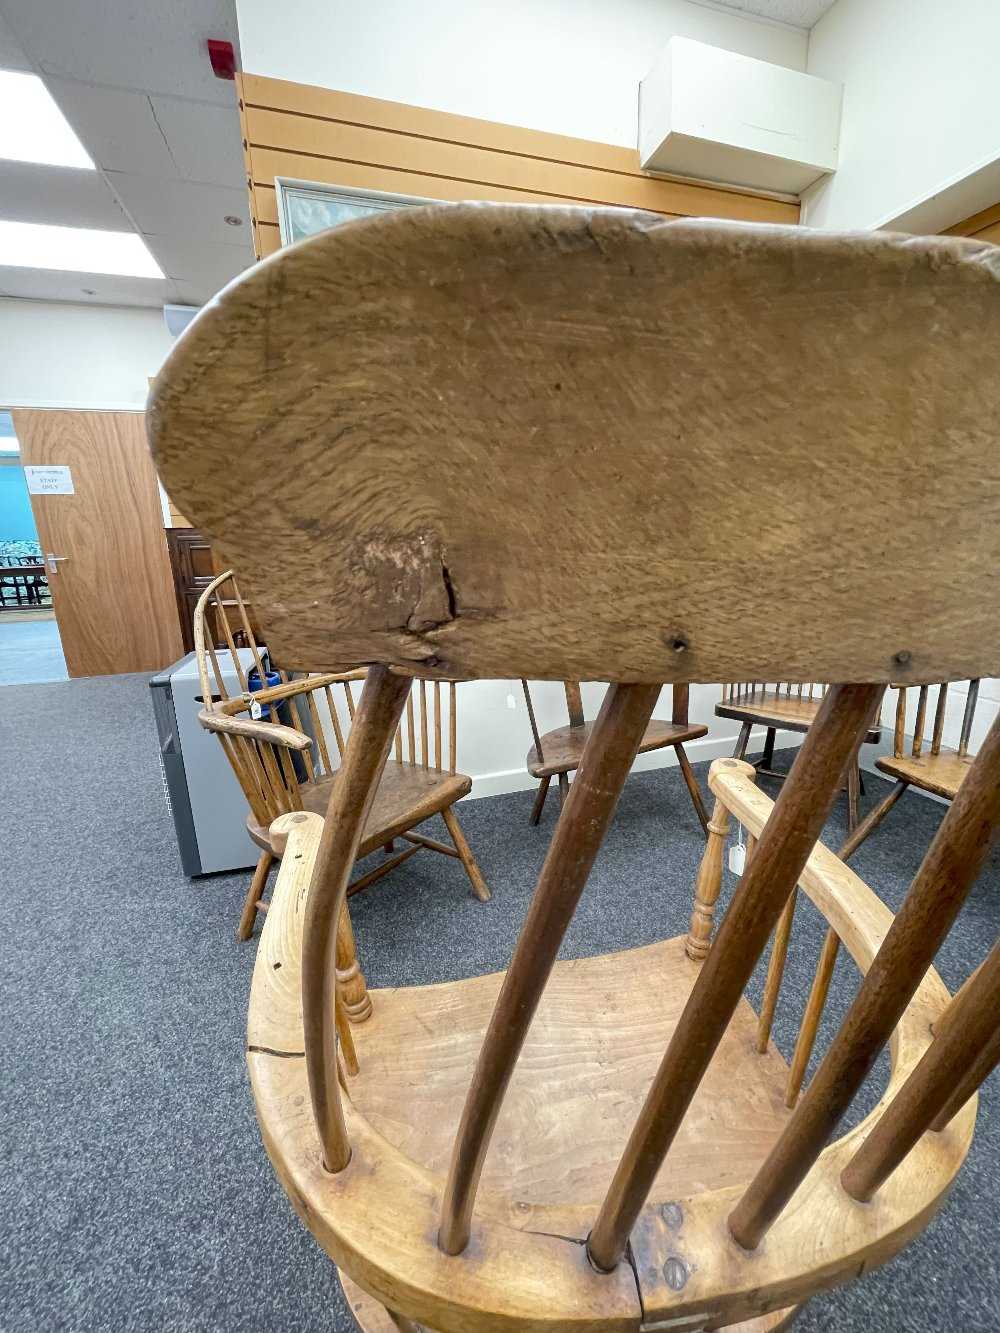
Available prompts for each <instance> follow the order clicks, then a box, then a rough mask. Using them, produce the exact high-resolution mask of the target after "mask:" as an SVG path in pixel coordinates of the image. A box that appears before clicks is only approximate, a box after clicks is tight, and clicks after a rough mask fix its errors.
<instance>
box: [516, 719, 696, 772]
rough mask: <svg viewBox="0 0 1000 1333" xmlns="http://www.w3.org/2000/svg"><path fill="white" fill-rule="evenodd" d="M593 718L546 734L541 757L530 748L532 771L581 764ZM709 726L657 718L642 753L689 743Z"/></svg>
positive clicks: (559, 769)
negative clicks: (663, 720) (542, 756)
mask: <svg viewBox="0 0 1000 1333" xmlns="http://www.w3.org/2000/svg"><path fill="white" fill-rule="evenodd" d="M593 725H594V724H593V722H585V723H584V724H583V726H582V727H556V729H555V730H554V731H547V732H546V733H545V735H544V736H543V737H542V754H543V755H544V756H545V758H544V760H541V759H539V757H538V750H537V748H536V746H534V745H533V746H532V747H531V749H530V750H529V751H528V758H527V761H526V762H527V766H528V772H529V773H530V774H531V776H532V777H533V778H549V777H553V776H554V775H555V774H556V773H571V772H572V771H573V770H574V769H576V768H579V767H580V759H581V757H582V755H583V750H584V746H585V745H586V744H587V740H588V738H589V737H590V732H591V729H592V728H593ZM707 735H708V727H703V726H701V725H699V724H695V723H691V722H681V723H678V722H661V721H659V720H658V719H657V718H653V720H652V722H650V724H649V726H648V727H647V728H646V731H645V734H644V736H643V738H642V744H641V745H640V746H639V751H638V752H639V754H645V753H646V751H647V750H661V749H663V747H664V746H666V745H686V744H687V742H688V741H694V740H697V739H698V737H699V736H707Z"/></svg>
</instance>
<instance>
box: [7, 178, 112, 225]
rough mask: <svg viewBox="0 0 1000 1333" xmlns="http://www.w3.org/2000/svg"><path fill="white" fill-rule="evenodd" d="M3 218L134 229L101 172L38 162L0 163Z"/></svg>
mask: <svg viewBox="0 0 1000 1333" xmlns="http://www.w3.org/2000/svg"><path fill="white" fill-rule="evenodd" d="M0 217H2V218H5V219H7V220H8V221H11V222H50V223H52V224H54V225H55V226H60V227H101V228H104V229H106V230H109V231H132V229H133V228H132V223H131V222H130V221H129V219H128V218H127V217H126V215H125V213H124V212H123V211H122V208H121V206H120V205H119V203H118V201H117V199H116V198H115V196H114V193H113V192H112V190H111V189H110V188H109V186H108V183H107V181H106V180H105V179H104V177H103V176H102V175H101V173H100V172H99V171H77V170H75V169H74V168H73V167H42V166H39V165H38V164H37V163H35V162H4V161H0Z"/></svg>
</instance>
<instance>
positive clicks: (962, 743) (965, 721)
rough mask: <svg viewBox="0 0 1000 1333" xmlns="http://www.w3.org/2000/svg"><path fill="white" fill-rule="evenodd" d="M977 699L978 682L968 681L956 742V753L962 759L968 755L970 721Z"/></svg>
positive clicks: (970, 734) (970, 730)
mask: <svg viewBox="0 0 1000 1333" xmlns="http://www.w3.org/2000/svg"><path fill="white" fill-rule="evenodd" d="M978 699H979V681H978V680H970V681H969V692H968V694H967V695H966V696H965V712H964V713H963V714H962V733H961V736H960V737H959V741H958V753H959V754H960V755H961V756H962V757H963V758H964V757H965V756H966V755H967V754H968V753H969V740H970V738H971V736H972V719H973V716H974V715H975V712H976V702H977V700H978Z"/></svg>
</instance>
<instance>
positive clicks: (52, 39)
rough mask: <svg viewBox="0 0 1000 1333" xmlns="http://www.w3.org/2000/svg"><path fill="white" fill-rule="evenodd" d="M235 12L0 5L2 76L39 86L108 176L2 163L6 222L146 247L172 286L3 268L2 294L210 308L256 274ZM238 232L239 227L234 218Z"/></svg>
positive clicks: (226, 2) (218, 0)
mask: <svg viewBox="0 0 1000 1333" xmlns="http://www.w3.org/2000/svg"><path fill="white" fill-rule="evenodd" d="M208 37H217V38H222V39H224V40H228V41H231V42H232V43H233V45H234V46H235V47H236V49H237V51H238V49H239V45H238V39H237V32H236V16H235V10H234V0H85V2H84V3H81V2H80V0H0V69H30V70H33V71H34V72H35V73H37V74H40V75H41V76H42V77H43V78H44V80H45V83H46V85H47V87H48V88H49V91H50V92H51V93H52V96H53V97H54V98H55V100H56V102H58V104H59V106H60V107H61V108H62V111H63V113H64V114H65V116H66V118H67V120H68V121H69V123H70V124H71V125H72V126H73V129H74V130H75V131H76V133H77V135H78V136H79V138H80V140H81V141H82V143H83V145H84V147H85V148H86V149H87V151H88V152H89V154H90V156H91V157H92V158H93V160H94V162H95V163H96V165H97V167H98V170H97V171H96V172H95V171H78V170H74V169H72V168H68V167H44V166H38V165H35V164H32V163H23V162H0V218H9V219H13V220H16V221H21V222H49V223H57V224H62V225H64V226H77V227H100V228H107V229H108V230H116V231H126V230H128V231H131V230H135V231H138V232H140V233H141V234H142V236H143V237H144V238H145V241H146V244H147V245H148V246H149V248H150V250H151V251H152V253H153V255H154V256H155V258H156V260H157V262H158V263H159V265H160V268H161V269H162V270H163V272H164V273H165V274H166V275H167V277H166V279H164V280H162V281H161V280H158V279H150V278H120V277H108V276H106V275H101V274H79V273H59V272H52V271H50V270H36V269H18V268H10V267H5V266H3V264H2V255H0V295H6V296H24V297H36V298H38V299H41V300H64V301H85V302H95V303H104V304H116V305H120V304H127V305H149V306H158V305H161V304H163V303H164V302H166V301H176V302H180V303H182V304H189V305H202V304H204V302H205V301H207V300H209V299H210V298H211V297H212V296H213V295H214V294H215V293H216V292H217V291H218V290H219V288H220V287H221V286H223V285H224V284H225V283H226V282H228V281H229V280H230V279H231V278H233V277H235V276H236V274H237V273H240V272H241V271H242V270H243V269H244V268H246V267H248V265H249V264H251V263H252V262H253V250H252V243H251V235H250V215H249V208H248V205H247V191H246V183H245V179H244V171H243V154H242V147H241V143H240V127H239V115H238V113H237V108H236V90H235V84H233V83H232V82H229V81H226V80H221V79H217V78H216V77H215V76H214V75H213V73H212V69H211V66H210V64H209V61H208V55H207V52H206V50H205V40H206V38H208ZM227 215H228V216H231V217H238V218H240V219H241V222H242V225H241V226H238V227H234V226H229V225H227V224H226V222H225V221H224V219H225V218H226V216H227Z"/></svg>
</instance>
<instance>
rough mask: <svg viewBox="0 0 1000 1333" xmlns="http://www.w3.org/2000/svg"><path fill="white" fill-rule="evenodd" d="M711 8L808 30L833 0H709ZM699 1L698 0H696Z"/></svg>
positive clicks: (829, 6) (830, 6) (831, 4)
mask: <svg viewBox="0 0 1000 1333" xmlns="http://www.w3.org/2000/svg"><path fill="white" fill-rule="evenodd" d="M709 2H710V4H711V7H712V8H713V9H735V10H737V11H738V12H739V13H741V14H753V15H755V16H756V17H757V18H762V19H771V20H772V22H774V23H788V24H790V25H791V26H792V27H793V28H805V29H806V30H808V29H809V28H811V27H813V26H814V24H816V23H818V22H819V20H820V19H821V18H822V17H823V15H824V14H825V13H826V11H827V10H828V9H830V8H832V6H833V4H834V3H835V0H709ZM696 3H700V0H696Z"/></svg>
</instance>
